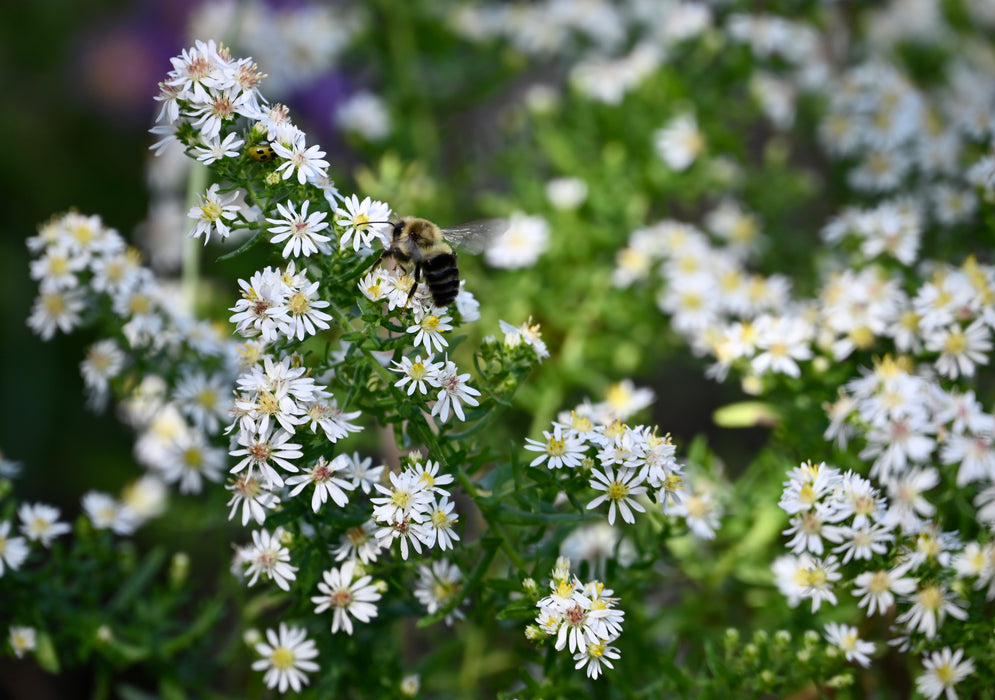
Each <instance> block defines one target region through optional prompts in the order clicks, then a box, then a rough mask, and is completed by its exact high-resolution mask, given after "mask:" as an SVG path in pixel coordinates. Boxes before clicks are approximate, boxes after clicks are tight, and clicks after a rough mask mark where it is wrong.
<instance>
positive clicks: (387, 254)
mask: <svg viewBox="0 0 995 700" xmlns="http://www.w3.org/2000/svg"><path fill="white" fill-rule="evenodd" d="M392 257H394V249H393V248H388V249H387V250H385V251H384V252H382V253H380V257H379V258H377V261H376V262H375V263H373V267H371V268H370V272H373V271H374V270H376V269H377V268H378V267H380V266H381V265H383V259H384V258H392Z"/></svg>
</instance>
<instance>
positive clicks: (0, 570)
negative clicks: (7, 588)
mask: <svg viewBox="0 0 995 700" xmlns="http://www.w3.org/2000/svg"><path fill="white" fill-rule="evenodd" d="M9 533H10V523H9V522H2V523H0V577H2V576H3V574H4V571H5V570H6V569H8V568H9V569H10V570H11V571H17V570H18V569H20V568H21V564H23V563H24V560H25V559H27V557H28V545H27V543H26V542H25V541H24V538H23V537H10V536H9Z"/></svg>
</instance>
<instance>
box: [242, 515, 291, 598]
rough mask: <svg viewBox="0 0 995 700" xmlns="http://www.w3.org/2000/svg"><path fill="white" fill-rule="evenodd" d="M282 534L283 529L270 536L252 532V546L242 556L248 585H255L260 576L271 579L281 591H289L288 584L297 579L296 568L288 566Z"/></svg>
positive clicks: (288, 552)
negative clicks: (246, 565) (245, 562)
mask: <svg viewBox="0 0 995 700" xmlns="http://www.w3.org/2000/svg"><path fill="white" fill-rule="evenodd" d="M283 534H284V531H283V528H277V529H276V530H275V531H274V532H273V533H272V534H271V533H269V532H267V531H266V530H254V531H253V532H252V545H250V546H249V547H247V548H246V550H245V553H244V554H243V556H244V558H245V560H246V561H247V562H248V567H247V568H246V570H245V573H246V575H247V576H249V577H250V578H249V583H248V585H250V586H253V585H255V583H256V581H257V580H258V579H259V577H260V576H262V577H264V578H268V579H272V581H273V583H275V584H276V585H277V586H279V587H280V588H282V589H283V590H285V591H289V590H290V582H291V581H293V580H295V579H296V578H297V567H296V566H293V565H291V564H290V550H289V549H287V547H286V546H284V544H283V542H282V541H281V540H282V539H283Z"/></svg>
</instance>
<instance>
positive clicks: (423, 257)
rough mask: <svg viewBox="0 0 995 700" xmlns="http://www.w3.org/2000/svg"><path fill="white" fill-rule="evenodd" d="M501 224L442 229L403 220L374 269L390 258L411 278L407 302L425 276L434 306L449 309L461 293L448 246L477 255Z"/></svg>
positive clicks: (425, 222)
mask: <svg viewBox="0 0 995 700" xmlns="http://www.w3.org/2000/svg"><path fill="white" fill-rule="evenodd" d="M370 223H379V222H370ZM502 223H503V222H501V221H500V220H495V219H490V220H485V221H479V222H474V223H470V224H466V225H465V226H457V227H454V228H446V229H443V228H439V227H438V226H437V225H436V224H434V223H432V222H431V221H429V220H427V219H419V218H416V217H413V216H409V217H405V218H403V219H401V220H400V221H397V222H395V223H394V232H393V238H392V239H391V243H390V247H388V248H387V250H385V251H384V252H383V254H382V255H381V256H380V260H378V261H377V265H380V264H381V263H382V262H383V261H384V259H385V258H393V259H394V263H395V264H396V265H397V267H399V268H401V269H402V270H404V271H405V272H406V273H408V274H410V275H412V277H413V278H414V281H415V283H414V284H413V285H412V286H411V291H410V292H408V302H410V301H411V297H413V296H414V295H415V291H416V290H417V289H418V284H419V283H421V282H422V276H423V273H424V282H425V285H426V286H427V287H428V290H429V292H430V293H431V295H432V301H433V303H434V304H435V305H436V306H438V307H443V306H449V305H450V304H452V303H453V302H454V301H456V296H457V295H458V294H459V290H460V277H459V267H458V266H457V264H456V251H454V250H453V249H452V246H451V245H450V243H454V244H457V245H459V246H461V247H463V248H464V249H466V250H467V252H470V253H479V252H480V251H481V250H483V242H484V241H485V239H486V238H488V237H489V236H490V234H491V233H497V232H500V229H501V225H502ZM505 225H506V224H505Z"/></svg>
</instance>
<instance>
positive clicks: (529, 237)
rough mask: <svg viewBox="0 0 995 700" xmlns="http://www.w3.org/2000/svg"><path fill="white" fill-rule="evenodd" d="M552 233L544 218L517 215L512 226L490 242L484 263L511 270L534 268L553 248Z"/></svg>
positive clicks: (509, 223) (514, 214)
mask: <svg viewBox="0 0 995 700" xmlns="http://www.w3.org/2000/svg"><path fill="white" fill-rule="evenodd" d="M549 230H550V228H549V223H548V222H547V221H546V220H545V219H544V218H542V217H541V216H529V215H528V214H524V213H522V212H515V213H513V214H512V215H511V216H510V217H509V218H508V227H507V228H506V229H505V230H504V231H503V232H501V233H499V234H497V235H496V236H494V237H493V238H492V239H491V240H490V241H489V242H488V245H487V249H486V250H485V251H484V260H485V261H486V262H487V264H488V265H490V266H491V267H498V268H503V269H509V270H513V269H517V268H522V267H531V266H532V265H534V264H535V262H536V261H537V260H538V259H539V256H540V255H542V254H543V253H544V252H545V251H546V248H548V247H549Z"/></svg>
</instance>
